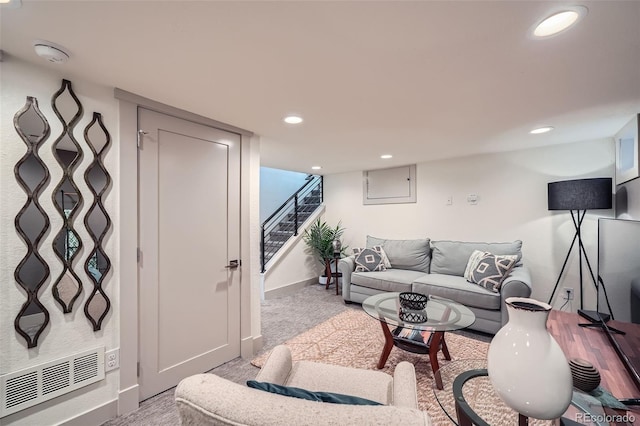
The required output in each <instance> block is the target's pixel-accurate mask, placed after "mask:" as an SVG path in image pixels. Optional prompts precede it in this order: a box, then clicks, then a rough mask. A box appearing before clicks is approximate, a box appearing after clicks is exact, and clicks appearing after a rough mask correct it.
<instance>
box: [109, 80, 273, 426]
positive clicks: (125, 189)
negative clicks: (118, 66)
mask: <svg viewBox="0 0 640 426" xmlns="http://www.w3.org/2000/svg"><path fill="white" fill-rule="evenodd" d="M114 97H115V98H116V99H117V100H118V101H119V117H118V119H119V142H120V144H119V165H120V167H119V170H118V172H119V174H120V179H119V182H120V200H119V201H120V202H119V215H120V234H119V235H117V236H116V238H117V239H118V242H117V244H118V246H119V253H118V263H117V265H118V267H117V270H116V273H119V274H120V283H121V285H120V289H119V300H120V304H119V305H120V306H119V324H118V327H119V331H120V345H119V347H120V371H119V374H120V383H119V396H118V414H119V415H122V414H126V413H129V412H131V411H134V410H136V409H137V408H138V406H139V401H138V392H139V390H138V388H139V386H138V374H137V362H138V327H137V324H138V265H137V248H138V238H137V236H138V207H137V203H138V190H137V188H136V186H135V185H132V182H137V181H138V176H137V175H138V164H137V155H138V153H137V131H138V122H137V110H138V107H139V106H141V107H145V108H148V109H152V110H155V111H158V112H161V113H164V114H168V115H173V116H175V117H178V118H182V119H185V120H190V121H194V122H196V123H199V124H204V125H207V126H212V127H217V128H219V129H222V130H227V131H230V132H234V133H238V134H240V135H241V137H242V142H241V154H240V155H241V159H240V163H241V175H240V181H241V188H240V193H241V194H240V211H241V212H240V234H241V235H240V252H241V260H242V267H241V268H239V269H240V305H241V313H240V353H241V356H242V357H243V358H245V359H250V358H251V357H252V356H253V354H254V353H255V352H257V350H259V349H260V348H261V347H262V336H261V333H260V268H259V250H260V246H259V235H257V234H258V232H257V231H255V232H254V231H252V230H257V229H259V227H260V223H259V222H260V218H259V208H258V204H259V203H258V202H257V201H256V200H258V199H259V189H260V188H259V184H260V181H259V176H260V154H259V148H260V147H259V144H260V141H259V138H258V137H256V136H254V135H253V133H251V132H249V131H247V130H244V129H240V128H237V127H234V126H230V125H227V124H224V123H220V122H217V121H215V120H212V119H209V118H207V117H202V116H199V115H196V114H193V113H190V112H187V111H184V110H180V109H177V108H174V107H171V106H168V105H164V104H161V103H159V102H156V101H153V100H151V99H147V98H144V97H141V96H138V95H135V94H133V93H130V92H126V91H124V90H120V89H117V88H116V89H115V90H114ZM251 206H255V207H253V208H252V207H251ZM254 234H255V235H254ZM134 325H135V326H134Z"/></svg>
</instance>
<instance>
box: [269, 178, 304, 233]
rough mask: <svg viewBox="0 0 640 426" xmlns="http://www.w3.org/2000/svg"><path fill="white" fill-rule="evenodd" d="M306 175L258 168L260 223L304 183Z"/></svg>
mask: <svg viewBox="0 0 640 426" xmlns="http://www.w3.org/2000/svg"><path fill="white" fill-rule="evenodd" d="M306 177H307V174H306V173H299V172H291V171H288V170H280V169H272V168H269V167H260V182H261V185H260V223H262V222H264V221H265V219H267V218H268V217H269V216H270V215H271V214H272V213H273V212H275V211H276V209H277V208H278V207H280V206H281V205H282V203H284V202H285V201H287V199H288V198H289V197H291V196H292V195H293V193H294V192H296V191H297V190H298V189H300V187H301V186H302V185H304V184H305V182H306V180H305V179H306Z"/></svg>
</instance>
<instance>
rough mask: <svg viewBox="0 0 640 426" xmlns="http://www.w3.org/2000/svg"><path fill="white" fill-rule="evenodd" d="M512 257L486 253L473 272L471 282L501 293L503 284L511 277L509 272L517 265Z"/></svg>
mask: <svg viewBox="0 0 640 426" xmlns="http://www.w3.org/2000/svg"><path fill="white" fill-rule="evenodd" d="M509 257H512V256H496V255H494V254H491V253H485V254H484V255H483V256H482V257H481V258H480V259H479V260H478V266H476V268H475V269H474V270H472V271H471V276H470V279H469V281H470V282H472V283H475V284H478V285H481V286H482V287H484V288H486V289H487V290H491V291H493V292H495V293H499V292H500V286H501V285H502V282H503V281H504V280H505V278H507V276H508V275H509V271H511V268H513V265H515V263H516V259H513V258H511V259H510V258H509Z"/></svg>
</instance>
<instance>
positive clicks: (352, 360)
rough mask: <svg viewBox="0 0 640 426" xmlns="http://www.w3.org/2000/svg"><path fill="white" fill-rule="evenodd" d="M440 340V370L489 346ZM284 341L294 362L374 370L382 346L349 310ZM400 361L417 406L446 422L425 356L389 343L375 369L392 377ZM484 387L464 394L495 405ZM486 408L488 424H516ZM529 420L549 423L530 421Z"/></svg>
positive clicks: (376, 326)
mask: <svg viewBox="0 0 640 426" xmlns="http://www.w3.org/2000/svg"><path fill="white" fill-rule="evenodd" d="M445 339H446V342H447V347H448V348H449V353H450V355H451V361H447V360H445V359H444V356H443V355H442V353H439V354H438V361H439V363H440V367H441V368H443V367H445V366H446V365H448V364H449V363H450V362H452V361H456V360H476V364H478V363H479V364H482V360H484V359H486V357H487V351H488V349H489V344H488V343H486V342H482V341H478V340H474V339H471V338H468V337H464V336H460V335H458V334H455V333H446V335H445ZM285 345H287V346H288V347H289V348H290V349H291V353H292V356H293V359H294V361H299V360H306V361H315V362H321V363H325V364H334V365H342V366H345V367H353V368H363V369H370V370H377V368H376V364H377V363H378V359H379V358H380V353H381V352H382V347H383V346H384V336H383V334H382V330H381V329H380V323H379V322H378V321H376V320H375V319H373V318H371V317H370V316H369V315H367V314H366V313H365V312H363V311H359V310H354V309H350V310H348V311H345V312H342V313H340V314H338V315H336V316H334V317H332V318H330V319H329V320H327V321H325V322H323V323H321V324H319V325H317V326H315V327H314V328H312V329H310V330H308V331H306V332H304V333H302V334H300V335H298V336H296V337H294V338H292V339H290V340H288V341H286V342H285ZM268 356H269V352H266V353H264V354H261V355H259V356H258V357H256V358H254V359H253V360H252V361H251V364H253V365H255V366H256V367H262V365H263V364H264V362H265V360H266V359H267V357H268ZM400 361H409V362H411V363H412V364H413V365H414V366H415V369H416V380H417V385H418V406H419V408H420V409H421V410H423V411H427V412H428V413H429V415H430V416H431V419H432V421H433V424H434V425H449V424H452V422H451V421H450V419H449V418H448V417H447V415H446V414H445V412H444V411H443V410H442V408H441V407H440V405H439V404H438V401H437V400H436V398H435V396H434V389H433V387H434V378H433V372H432V371H431V365H430V364H429V358H428V356H427V355H419V354H413V353H410V352H406V351H403V350H402V349H399V348H396V347H394V348H393V349H392V350H391V354H390V355H389V359H388V360H387V364H386V365H385V367H384V368H383V369H382V370H380V371H384V372H386V373H388V374H391V375H393V370H394V369H395V366H396V365H397V364H398V363H399V362H400ZM478 361H479V362H478ZM471 364H473V363H471ZM472 368H473V367H472ZM490 388H491V386H490V383H489V381H488V379H486V380H484V381H482V380H478V382H476V384H475V385H473V386H468V385H467V386H465V388H464V389H465V398H466V399H467V401H470V400H474V399H477V400H478V401H479V402H481V404H483V405H487V404H488V405H489V406H493V408H495V406H496V404H494V403H493V402H492V400H493V401H495V399H494V398H498V396H497V395H495V394H492V392H491V389H490ZM452 403H453V402H452V401H451V404H452ZM500 405H502V404H500ZM452 406H453V405H452ZM489 411H493V412H492V415H491V416H490V417H492V418H491V419H489V418H486V419H485V420H487V421H489V424H492V425H499V424H504V425H513V424H517V417H514V414H513V412H511V413H509V410H508V409H506V410H500V409H495V410H493V409H492V410H489ZM529 424H530V425H538V424H549V423H548V422H540V421H536V420H533V419H531V421H530V423H529Z"/></svg>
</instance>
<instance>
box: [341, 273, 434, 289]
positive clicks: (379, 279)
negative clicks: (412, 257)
mask: <svg viewBox="0 0 640 426" xmlns="http://www.w3.org/2000/svg"><path fill="white" fill-rule="evenodd" d="M423 275H426V274H425V273H424V272H418V271H409V270H406V269H387V270H386V271H382V272H353V273H352V274H351V284H355V285H359V286H362V287H368V288H373V289H376V290H380V291H400V292H401V291H411V283H412V282H413V281H415V280H416V279H417V278H420V277H422V276H423Z"/></svg>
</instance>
